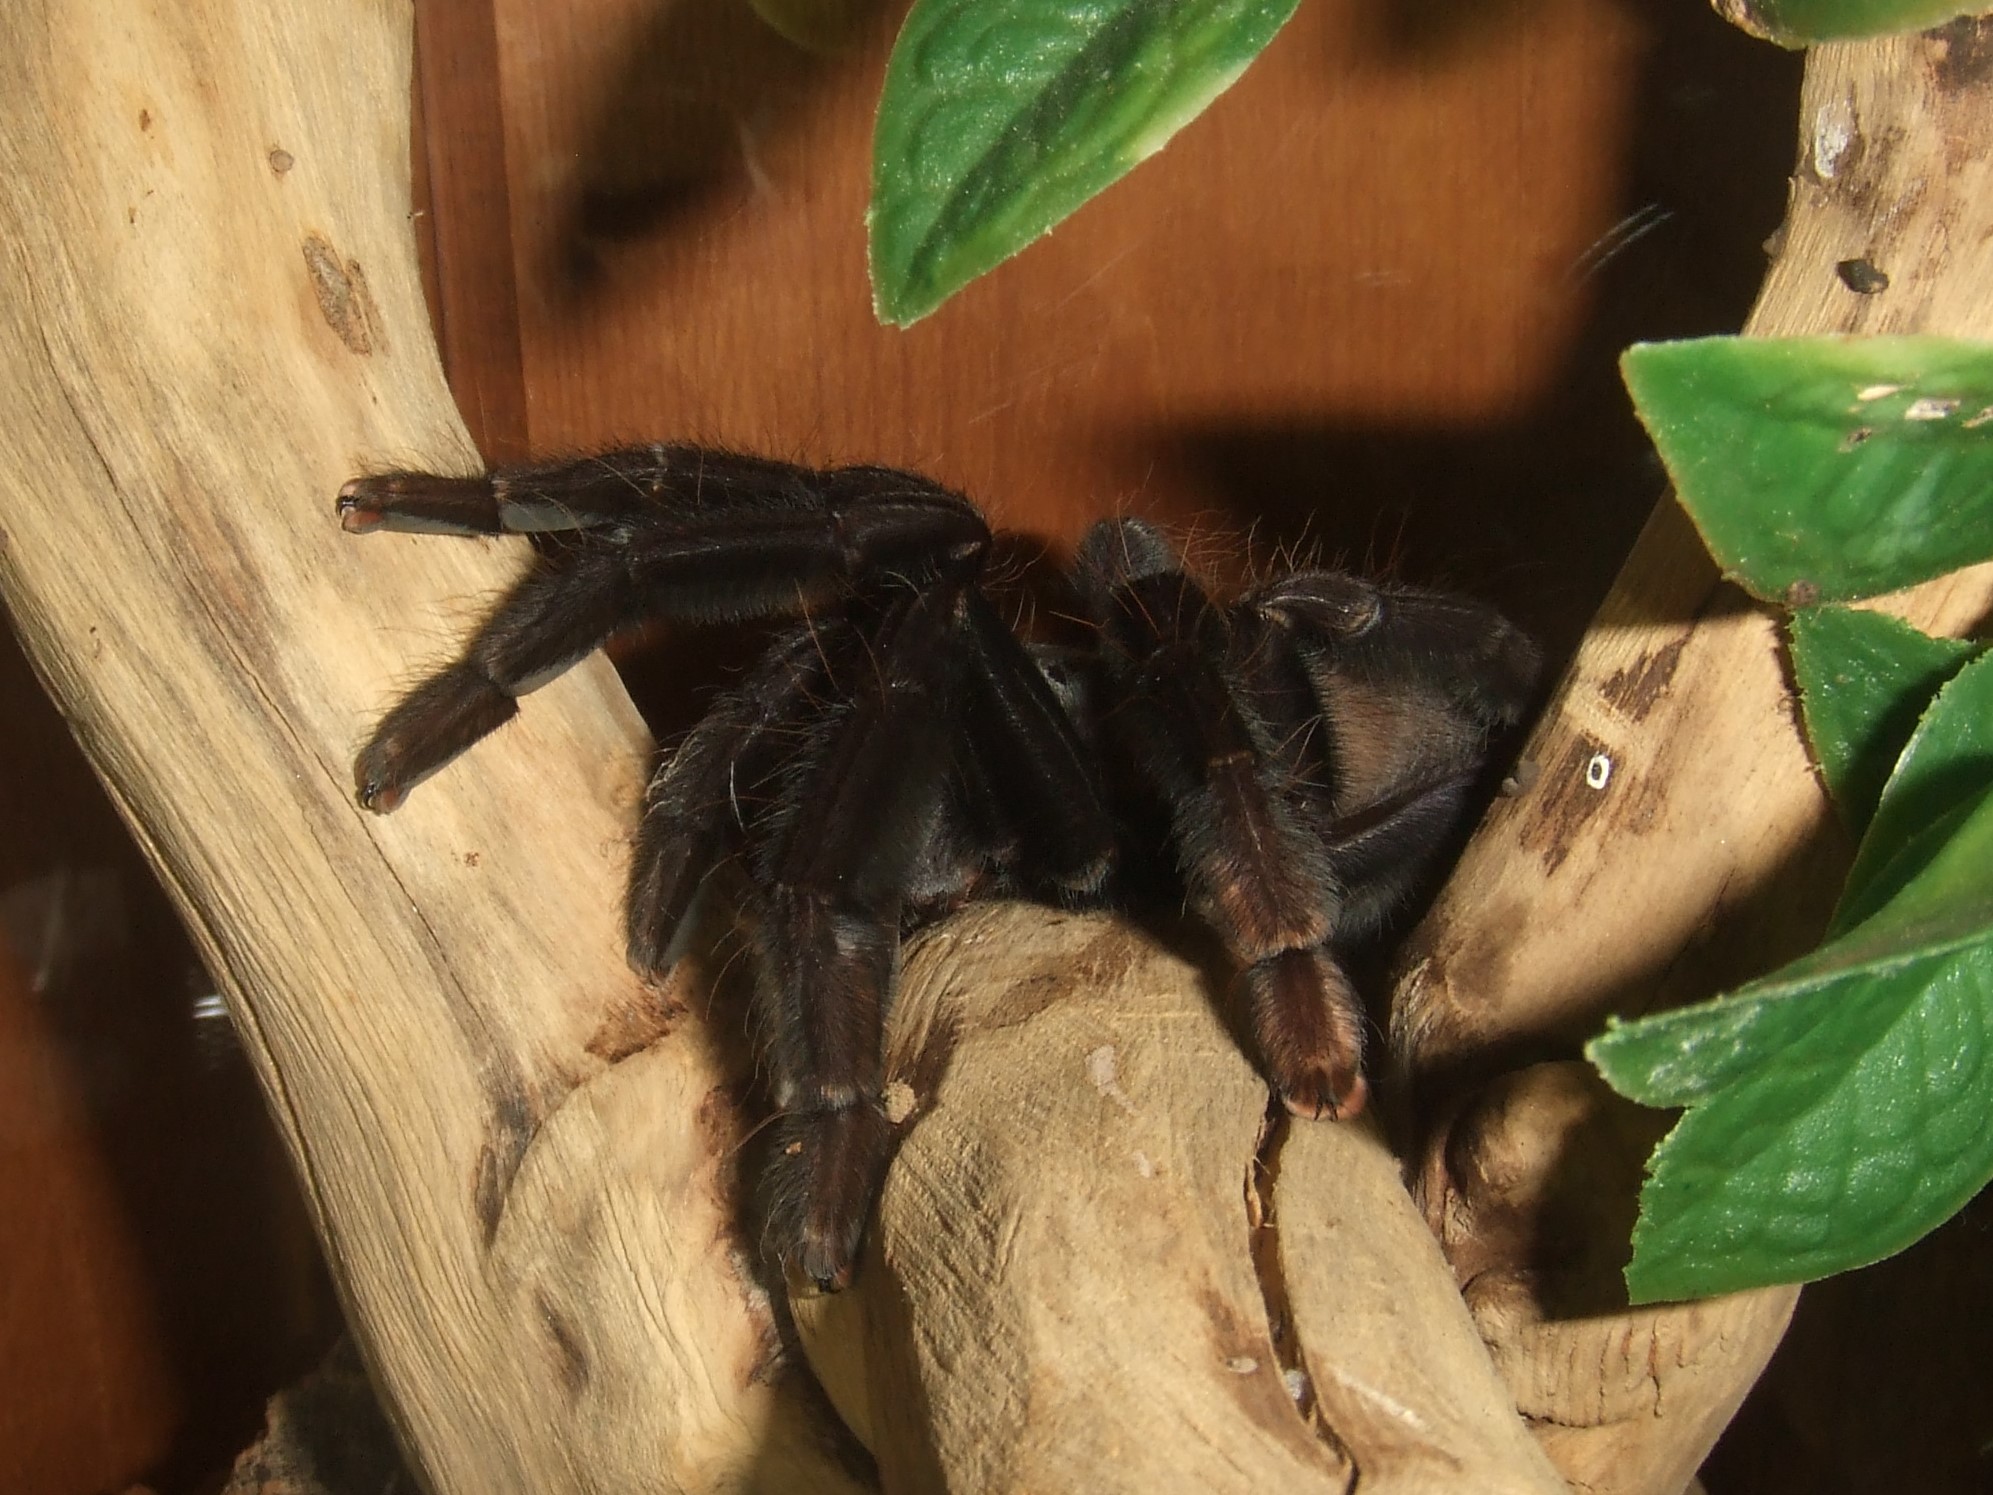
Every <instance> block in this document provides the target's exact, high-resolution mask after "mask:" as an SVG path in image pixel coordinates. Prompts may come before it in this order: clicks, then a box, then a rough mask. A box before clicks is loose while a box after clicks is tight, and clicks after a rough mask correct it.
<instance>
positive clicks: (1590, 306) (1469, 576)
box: [424, 0, 1797, 644]
mask: <svg viewBox="0 0 1993 1495" xmlns="http://www.w3.org/2000/svg"><path fill="white" fill-rule="evenodd" d="M898 13H899V11H898V7H897V6H892V5H888V6H886V7H884V8H880V7H877V6H867V7H864V8H863V9H862V10H861V11H860V12H859V13H858V14H856V15H855V16H854V17H853V19H852V21H851V24H850V27H849V33H848V34H849V41H848V43H847V45H846V46H845V47H844V48H843V49H842V50H840V51H837V52H835V53H833V54H830V55H812V54H809V53H806V52H804V51H802V50H800V49H798V48H796V47H794V46H792V45H791V44H789V43H788V42H786V41H784V40H782V39H781V38H780V37H778V36H776V35H775V33H773V32H772V31H771V30H770V29H769V28H767V27H766V26H765V25H764V24H762V23H761V22H760V21H758V20H757V19H756V17H755V16H754V15H753V14H752V12H751V11H749V10H748V8H747V7H746V6H745V4H744V3H743V0H677V3H668V4H659V3H657V0H581V3H577V4H575V5H571V6H566V7H560V8H557V9H550V8H547V7H542V6H538V5H533V4H529V3H525V0H490V3H488V4H478V3H472V0H444V3H438V4H435V5H432V6H431V7H430V8H429V9H428V11H427V12H425V19H424V26H425V28H426V32H425V36H438V35H441V34H443V33H446V32H447V33H448V34H449V35H450V36H451V37H453V38H456V37H466V38H471V40H469V41H465V42H462V43H459V44H453V45H451V46H450V47H449V48H448V49H447V50H444V51H440V52H438V51H436V50H435V49H431V50H430V51H428V52H425V61H424V83H425V88H426V89H427V90H428V91H429V93H430V100H429V104H428V108H429V111H430V139H431V142H432V144H431V148H430V149H431V165H432V167H437V166H439V165H440V163H441V161H442V157H443V155H445V154H448V155H449V156H450V157H451V159H450V161H449V163H448V164H449V166H450V168H451V169H452V171H453V173H454V174H455V175H454V176H453V181H452V184H451V185H450V187H449V188H448V189H447V190H441V189H439V195H438V197H437V199H436V202H435V231H436V237H437V242H438V244H439V246H440V254H441V259H442V261H443V265H444V274H443V283H444V284H445V286H446V287H447V286H452V285H454V286H455V287H456V288H457V289H456V293H455V299H452V293H451V292H450V291H448V290H446V291H445V296H444V299H445V307H446V317H445V324H444V336H445V343H446V355H447V359H448V362H449V365H450V367H451V369H452V373H453V378H456V379H457V380H458V381H459V385H458V387H459V390H460V394H465V393H466V392H468V397H467V398H466V400H465V403H466V405H467V407H473V406H474V405H476V404H477V403H479V402H480V401H484V400H485V399H486V398H487V397H486V393H485V392H486V391H488V389H489V388H490V387H491V386H493V385H496V384H499V383H502V382H504V381H506V380H508V379H509V378H510V377H511V370H512V365H511V363H510V362H509V360H510V358H511V357H512V353H511V351H510V346H509V344H508V343H507V342H506V336H505V335H504V334H503V333H502V332H501V331H499V330H498V329H500V328H501V327H502V324H503V323H504V322H505V320H506V319H507V318H510V319H511V320H512V324H513V326H515V327H516V341H517V351H516V356H517V358H518V384H517V385H516V387H514V398H515V400H516V404H514V405H512V406H504V408H503V409H502V411H501V413H500V415H499V416H498V417H496V418H494V419H492V420H490V421H488V422H487V425H486V427H485V430H484V432H482V433H481V434H482V435H483V436H484V439H486V441H487V446H488V450H491V451H492V452H493V453H494V454H495V455H499V456H510V455H514V454H516V452H517V451H518V450H520V449H522V448H524V449H530V450H532V451H535V452H542V453H550V452H559V451H572V450H577V449H585V448H589V447H598V446H602V445H605V444H609V443H613V442H615V441H619V440H627V439H634V438H643V439H649V438H651V437H655V436H659V435H670V436H690V437H694V438H697V439H702V440H707V441H712V442H715V443H721V444H730V445H735V446H740V447H746V448H750V449H754V450H758V451H767V452H772V453H775V454H779V455H785V456H791V457H796V458H800V459H804V460H813V461H818V460H821V461H833V460H882V461H887V462H893V463H899V464H904V465H910V466H915V467H920V468H923V469H925V470H928V471H931V472H933V473H935V474H937V475H939V476H941V477H942V478H944V479H945V480H947V481H950V482H952V483H955V484H958V485H960V486H962V487H963V488H965V489H967V490H968V491H970V492H971V493H972V494H974V495H975V496H976V497H977V498H978V499H979V500H980V501H981V502H983V503H984V505H985V506H986V507H988V508H989V509H990V510H991V512H992V513H993V514H994V515H995V517H996V518H997V519H998V521H999V522H1000V523H1002V524H1004V525H1006V526H1010V527H1014V528H1019V529H1023V530H1027V531H1032V532H1035V533H1038V534H1041V535H1043V536H1046V537H1048V538H1050V539H1052V540H1053V541H1055V542H1064V541H1070V540H1071V539H1073V538H1074V537H1075V536H1076V535H1077V534H1078V532H1079V531H1080V530H1081V529H1082V528H1084V526H1085V525H1086V524H1087V523H1088V522H1089V521H1090V520H1091V519H1093V518H1095V517H1097V516H1098V515H1100V514H1102V513H1108V512H1114V511H1117V510H1121V509H1132V510H1135V511H1138V512H1143V513H1148V514H1153V515H1157V516H1160V517H1165V518H1170V519H1177V520H1198V519H1201V518H1204V517H1207V516H1215V517H1217V518H1220V519H1223V520H1226V521H1230V522H1233V523H1236V524H1238V525H1241V526H1243V525H1248V524H1255V525H1260V526H1262V530H1263V533H1265V534H1266V535H1267V537H1268V538H1270V539H1280V540H1285V539H1292V538H1295V537H1297V536H1302V535H1306V536H1308V537H1310V538H1312V539H1315V540H1318V541H1320V542H1322V543H1323V544H1325V546H1326V547H1327V548H1328V550H1329V551H1330V552H1331V553H1347V554H1351V555H1353V556H1354V557H1356V558H1358V559H1359V560H1363V559H1369V560H1371V561H1376V560H1380V559H1383V560H1395V561H1397V562H1398V563H1400V564H1401V565H1402V566H1403V567H1404V569H1405V570H1406V571H1407V573H1408V574H1410V575H1411V576H1413V577H1414V578H1418V579H1432V578H1433V577H1435V576H1440V575H1444V576H1446V577H1448V578H1455V579H1459V580H1461V581H1464V582H1466V583H1468V584H1471V585H1475V586H1476V587H1477V588H1479V589H1481V590H1484V591H1489V592H1491V594H1492V595H1495V596H1496V597H1497V600H1501V601H1504V602H1506V603H1507V604H1508V605H1510V606H1511V607H1513V608H1514V609H1515V610H1516V611H1517V612H1518V613H1519V615H1520V616H1521V617H1522V620H1523V621H1524V622H1525V623H1526V624H1528V625H1529V626H1532V627H1535V628H1536V629H1538V630H1539V631H1540V632H1543V633H1546V634H1547V635H1549V636H1550V637H1551V638H1552V640H1553V642H1556V643H1559V644H1562V643H1564V642H1567V641H1568V640H1569V639H1570V638H1573V637H1575V632H1576V630H1577V628H1578V627H1579V626H1581V624H1582V621H1583V619H1584V617H1585V616H1586V615H1587V614H1588V613H1589V611H1590V608H1591V606H1592V605H1593V603H1594V602H1595V601H1596V599H1597V597H1598V595H1600V594H1601V593H1602V591H1603V587H1604V582H1605V579H1606V577H1607V576H1609V574H1610V571H1611V569H1612V567H1613V566H1614V565H1615V564H1616V561H1617V557H1618V555H1619V554H1620V553H1621V552H1622V551H1623V549H1624V547H1625V545H1626V543H1627V542H1628V540H1629V539H1630V536H1631V533H1632V531H1633V528H1634V527H1635V526H1636V525H1637V523H1638V522H1639V520H1640V519H1641V518H1642V517H1643V516H1644V514H1645V512H1646V510H1647V508H1648V507H1649V506H1650V504H1651V502H1652V498H1653V496H1654V493H1655V492H1656V490H1657V484H1656V482H1655V480H1654V478H1653V476H1652V472H1651V469H1650V468H1648V467H1647V466H1646V465H1645V459H1644V447H1643V444H1642V442H1641V441H1640V438H1639V436H1638V433H1637V430H1636V429H1635V427H1634V425H1633V423H1632V421H1631V418H1630V415H1629V414H1628V413H1627V411H1626V408H1625V403H1624V397H1623V396H1622V395H1621V394H1620V393H1619V392H1618V389H1617V383H1616V379H1615V378H1614V376H1613V373H1612V368H1611V359H1612V357H1613V355H1614V353H1615V352H1616V350H1617V348H1618V347H1619V346H1621V345H1622V344H1623V343H1624V342H1625V341H1626V340H1628V338H1629V337H1631V336H1635V335H1665V334H1670V333H1677V332H1681V331H1684V330H1714V329H1719V328H1722V327H1725V326H1730V325H1735V323H1736V322H1737V321H1738V320H1739V319H1740V318H1741V316H1742V314H1743V311H1744V309H1745V308H1746V307H1747V305H1748V303H1749V298H1750V295H1751V293H1752V291H1753V290H1754V289H1755V286H1756V283H1757V280H1758V277H1759V273H1760V271H1761V268H1762V256H1761V253H1760V251H1759V247H1758V246H1759V244H1760V242H1761V241H1762V239H1763V237H1764V236H1765V235H1766V234H1767V233H1769V232H1770V231H1771V229H1772V228H1773V227H1774V226H1775V224H1776V222H1777V220H1778V216H1779V211H1780V207H1781V197H1782V193H1781V191H1780V189H1779V187H1778V185H1777V184H1778V183H1779V181H1780V180H1781V178H1782V175H1783V172H1784V170H1785V169H1786V166H1787V165H1788V164H1789V160H1790V152H1791V145H1790V130H1791V125H1790V118H1791V115H1790V110H1791V105H1792V93H1793V89H1794V87H1795V86H1796V78H1797V70H1796V66H1795V65H1794V64H1793V62H1792V61H1791V60H1790V59H1788V58H1786V57H1784V56H1782V55H1780V54H1778V53H1776V52H1775V51H1773V50H1772V49H1769V48H1765V47H1763V46H1762V45H1761V44H1755V43H1752V42H1750V41H1748V40H1747V39H1745V38H1742V37H1740V36H1737V35H1736V34H1735V33H1732V32H1730V31H1728V29H1727V28H1725V27H1724V26H1722V24H1721V23H1720V22H1718V21H1716V20H1715V19H1714V18H1713V17H1711V16H1709V15H1708V14H1706V13H1704V12H1702V11H1701V10H1700V9H1699V8H1698V7H1696V6H1693V5H1690V6H1681V5H1679V4H1674V3H1667V4H1663V3H1660V0H1654V3H1629V0H1552V3H1549V4H1546V5H1542V6H1536V7H1503V8H1501V9H1500V10H1499V12H1496V13H1488V12H1485V11H1474V12H1471V13H1470V12H1469V11H1468V10H1466V9H1464V8H1462V9H1456V8H1454V7H1452V6H1451V5H1449V4H1446V3H1444V0H1421V3H1403V0H1399V3H1389V0H1317V3H1311V4H1309V5H1306V6H1303V7H1302V8H1301V10H1300V12H1299V13H1298V14H1297V16H1296V18H1295V20H1294V21H1293V22H1292V23H1291V24H1290V26H1289V27H1288V28H1287V30H1286V31H1285V32H1283V33H1282V35H1281V36H1280V37H1279V38H1278V39H1277V40H1276V42H1275V43H1274V45H1273V47H1272V48H1271V49H1270V50H1269V51H1268V53H1267V54H1266V56H1265V57H1264V58H1263V59H1262V60H1261V61H1260V62H1259V63H1258V64H1256V65H1255V66H1254V67H1253V68H1252V69H1251V70H1250V71H1249V72H1248V73H1247V75H1246V76H1245V78H1244V79H1243V80H1242V81H1241V82H1240V84H1239V85H1238V86H1237V87H1235V88H1234V89H1233V90H1232V91H1231V92H1230V93H1228V94H1226V95H1225V96H1224V97H1223V98H1221V99H1220V100H1219V101H1218V103H1217V104H1216V105H1215V106H1214V108H1213V109H1212V110H1211V112H1210V113H1209V114H1208V115H1207V116H1206V117H1205V118H1204V119H1202V120H1200V121H1198V122H1197V123H1196V124H1195V125H1194V126H1193V127H1191V128H1190V129H1188V130H1186V131H1185V132H1184V133H1183V134H1182V135H1180V136H1179V137H1178V138H1177V139H1176V141H1174V142H1173V143H1172V144H1171V145H1170V147H1169V148H1168V149H1167V150H1166V151H1164V152H1163V153H1162V155H1160V156H1159V157H1158V158H1156V159H1155V160H1153V161H1151V162H1149V163H1147V164H1145V165H1144V166H1143V167H1141V168H1139V169H1138V170H1137V171H1136V172H1135V173H1134V174H1133V175H1132V176H1131V177H1130V178H1129V179H1128V180H1126V181H1125V182H1124V183H1122V184H1121V185H1120V186H1119V187H1117V188H1115V189H1114V190H1113V191H1112V192H1111V193H1110V194H1108V195H1107V196H1106V197H1105V198H1103V199H1102V200H1100V201H1098V202H1096V203H1094V204H1092V205H1090V206H1089V207H1087V208H1086V209H1084V210H1083V211H1082V212H1081V213H1080V214H1078V215H1077V216H1076V217H1075V218H1074V219H1073V220H1072V221H1070V222H1069V223H1068V224H1066V225H1064V226H1062V227H1061V228H1059V229H1058V230H1056V231H1055V232H1054V233H1053V234H1052V235H1051V236H1050V237H1049V238H1048V239H1046V240H1043V241H1041V242H1040V243H1039V244H1037V245H1035V246H1033V247H1032V248H1031V249H1030V250H1029V251H1028V252H1027V253H1026V254H1025V255H1023V256H1022V257H1020V258H1018V259H1016V260H1014V261H1012V262H1011V263H1009V264H1007V265H1006V266H1004V267H1002V268H1001V269H999V270H998V271H997V272H996V273H995V274H993V275H992V276H990V277H988V278H987V279H986V280H984V281H983V282H981V283H979V284H977V285H976V286H973V287H971V288H970V289H969V290H968V291H967V292H966V293H965V294H964V295H962V296H961V297H960V298H958V299H957V300H956V301H954V302H952V303H950V304H949V305H947V306H945V307H944V308H943V309H942V310H941V311H940V312H939V313H937V314H936V315H935V316H934V317H932V318H931V319H929V320H928V321H926V322H924V323H921V324H919V325H918V326H916V327H915V328H913V329H912V330H910V331H905V332H902V331H898V330H894V329H889V328H883V327H881V326H879V325H878V324H877V322H876V321H875V320H874V319H873V317H872V314H871V310H870V305H869V291H868V287H867V285H866V282H865V279H864V233H863V221H862V212H863V203H864V198H865V188H866V183H867V180H868V174H869V169H870V163H869V149H870V129H871V116H872V110H873V106H874V102H875V99H876V94H877V89H878V80H879V77H880V73H881V70H882V68H883V63H884V56H885V52H886V48H887V46H888V43H889V42H890V39H891V35H892V32H893V29H894V27H895V26H896V25H897V21H898ZM480 47H488V48H489V49H491V51H492V52H493V54H494V61H495V65H496V68H497V74H498V78H499V80H500V90H499V96H498V97H499V100H500V102H499V103H498V105H497V112H498V118H499V125H498V134H499V135H500V137H501V138H502V142H503V152H502V155H499V154H489V153H485V152H484V151H483V150H482V149H481V148H480V150H479V151H478V153H476V154H475V155H467V154H466V153H464V152H463V151H462V150H461V149H460V147H459V144H458V142H460V141H468V140H477V141H479V142H483V141H485V140H486V139H487V137H488V136H489V135H490V133H491V131H492V127H493V126H492V113H491V110H492V101H491V99H490V98H489V97H488V96H482V95H480V96H475V97H467V96H466V90H464V89H463V88H462V87H461V86H459V87H457V88H456V92H455V93H454V94H453V95H452V99H453V104H454V106H455V107H456V108H457V109H459V110H461V111H462V112H463V113H464V116H465V118H464V123H463V125H462V126H461V127H459V126H458V125H457V124H456V123H454V121H455V119H456V117H457V116H456V114H444V113H439V96H440V94H441V92H442V91H443V90H445V89H447V88H449V87H451V83H450V79H451V77H452V76H453V75H454V74H455V73H456V72H458V71H460V70H461V68H462V66H463V59H464V58H466V57H469V56H472V55H474V54H476V53H477V51H478V49H479V48H480ZM439 142H440V143H439ZM465 172H468V173H469V175H468V176H465V175H463V173H465ZM1711 179H1721V180H1722V181H1724V182H1726V183H1738V182H1742V183H1743V184H1745V185H1743V186H1741V187H1736V186H1725V187H1712V186H1711V185H1710V182H1711ZM1739 192H1741V194H1742V195H1741V198H1733V197H1732V196H1730V195H1729V194H1732V193H1739ZM1739 200H1741V201H1744V202H1746V203H1748V208H1747V209H1746V210H1744V211H1735V208H1736V206H1737V202H1738V201H1739ZM1616 225H1618V226H1620V227H1618V228H1616ZM1622 238H1625V239H1626V240H1627V242H1626V243H1625V244H1623V245H1622V244H1621V239H1622ZM501 242H505V243H509V244H510V248H511V257H510V260H509V262H506V263H502V264H500V263H496V262H495V256H494V254H493V248H492V246H493V245H494V244H497V243H501ZM1615 246H1618V247H1621V248H1624V249H1625V253H1623V254H1620V253H1617V250H1616V248H1615ZM467 299H469V300H474V302H475V304H476V305H477V306H478V308H479V309H478V312H477V314H476V315H474V316H473V315H466V314H464V313H463V312H462V311H461V310H460V306H461V304H462V303H463V302H464V301H466V300H467ZM500 404H501V406H503V402H500ZM469 413H470V414H471V417H472V422H473V427H474V429H477V425H478V419H479V415H480V411H479V410H478V409H476V408H470V409H469ZM1574 566H1575V567H1576V570H1575V571H1574V570H1573V567H1574Z"/></svg>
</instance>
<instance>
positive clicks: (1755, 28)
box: [1716, 0, 1978, 47]
mask: <svg viewBox="0 0 1993 1495" xmlns="http://www.w3.org/2000/svg"><path fill="white" fill-rule="evenodd" d="M1716 8H1717V10H1718V11H1719V12H1720V13H1721V14H1722V16H1723V18H1724V19H1725V20H1727V21H1729V22H1730V24H1731V25H1733V26H1737V27H1741V28H1742V29H1743V30H1745V31H1748V32H1750V33H1751V34H1752V35H1753V36H1762V37H1764V38H1765V39H1766V40H1767V41H1774V42H1777V43H1778V44H1779V45H1780V46H1782V47H1804V46H1808V45H1810V44H1811V43H1813V42H1823V41H1834V40H1836V39H1838V38H1842V37H1856V36H1884V35H1887V34H1888V33H1890V32H1893V31H1924V30H1928V29H1929V28H1930V27H1932V26H1936V25H1939V24H1940V23H1942V22H1945V21H1949V20H1951V19H1952V18H1953V17H1955V16H1964V15H1971V14H1973V13H1974V12H1975V11H1976V9H1977V8H1978V7H1977V6H1976V5H1972V4H1966V5H1961V4H1959V3H1958V0H1716Z"/></svg>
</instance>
